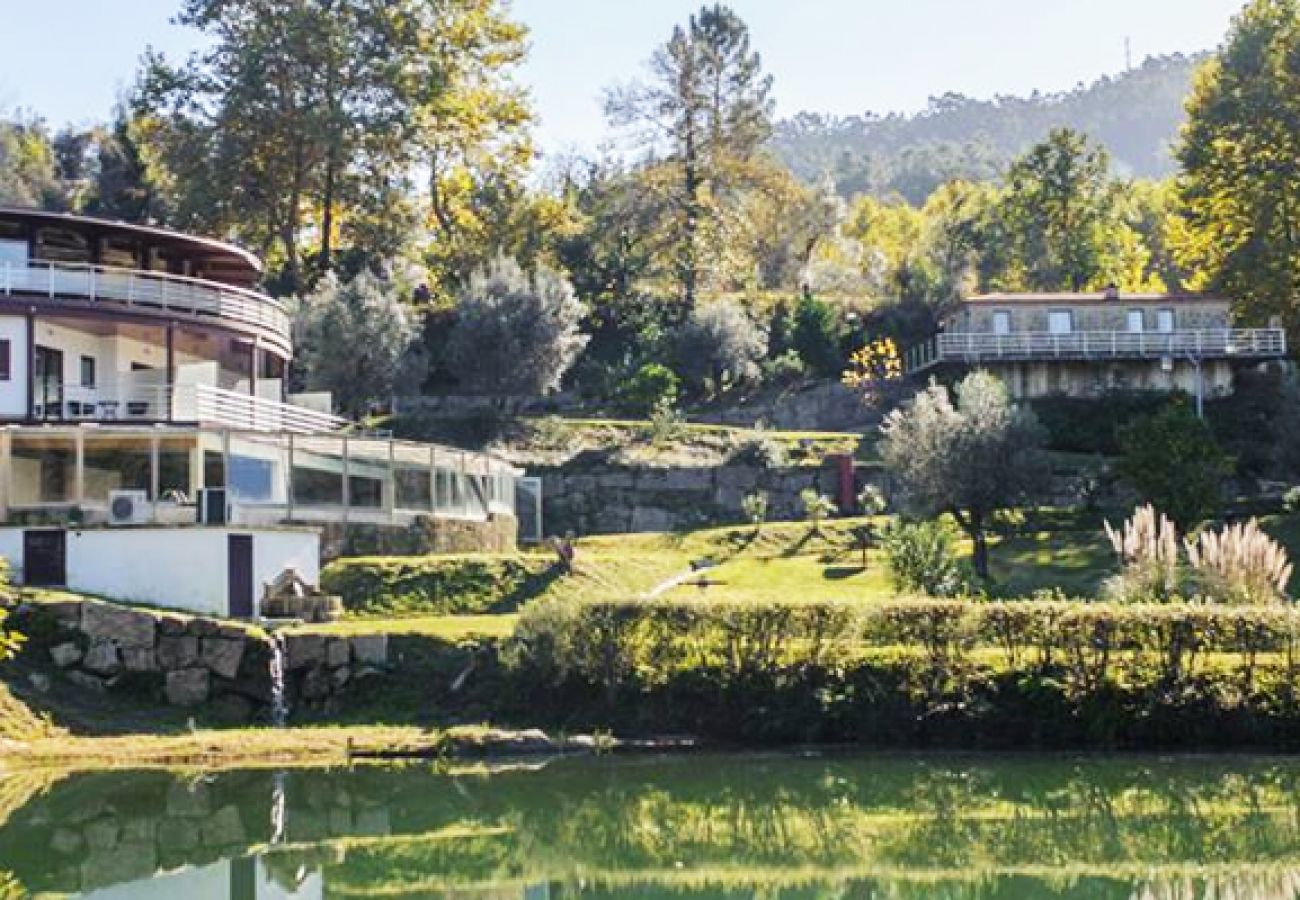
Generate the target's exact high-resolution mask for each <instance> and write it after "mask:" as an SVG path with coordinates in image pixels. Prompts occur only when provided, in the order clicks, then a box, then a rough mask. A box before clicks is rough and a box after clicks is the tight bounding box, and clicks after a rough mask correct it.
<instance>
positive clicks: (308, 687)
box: [302, 666, 332, 700]
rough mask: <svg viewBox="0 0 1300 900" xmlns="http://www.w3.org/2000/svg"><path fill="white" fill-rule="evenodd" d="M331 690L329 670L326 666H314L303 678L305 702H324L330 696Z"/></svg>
mask: <svg viewBox="0 0 1300 900" xmlns="http://www.w3.org/2000/svg"><path fill="white" fill-rule="evenodd" d="M331 689H332V682H331V679H330V674H329V669H327V668H325V667H324V666H313V667H312V668H310V669H308V670H307V674H306V675H304V676H303V679H302V698H303V699H304V700H324V699H325V698H326V697H328V696H329V695H330V691H331Z"/></svg>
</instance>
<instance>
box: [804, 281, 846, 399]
mask: <svg viewBox="0 0 1300 900" xmlns="http://www.w3.org/2000/svg"><path fill="white" fill-rule="evenodd" d="M842 332H843V328H842V324H841V322H840V317H839V316H838V315H837V313H836V309H835V307H833V306H831V304H829V303H827V302H826V301H825V300H819V299H818V298H816V297H814V296H813V295H812V293H811V292H809V293H806V294H804V295H803V296H802V297H800V298H799V303H798V304H797V305H796V306H795V308H794V335H793V346H794V349H795V351H796V352H797V353H798V354H799V358H800V359H802V360H803V361H804V363H805V364H807V366H808V368H809V369H810V370H812V372H813V373H814V374H816V375H817V376H818V377H821V378H835V377H837V376H839V374H840V372H842V371H843V369H844V354H842V353H841V352H840V337H841V334H842Z"/></svg>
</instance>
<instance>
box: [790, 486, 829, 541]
mask: <svg viewBox="0 0 1300 900" xmlns="http://www.w3.org/2000/svg"><path fill="white" fill-rule="evenodd" d="M799 501H800V502H801V503H803V511H804V515H805V516H807V517H808V524H809V525H811V526H812V529H813V531H818V530H820V529H821V527H822V521H823V520H824V519H826V518H827V517H829V516H833V515H835V501H833V500H831V498H830V497H827V496H826V495H825V494H823V493H821V492H820V491H818V490H816V489H815V488H804V489H803V490H802V491H800V492H799Z"/></svg>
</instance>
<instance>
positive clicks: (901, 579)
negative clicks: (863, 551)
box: [881, 521, 967, 597]
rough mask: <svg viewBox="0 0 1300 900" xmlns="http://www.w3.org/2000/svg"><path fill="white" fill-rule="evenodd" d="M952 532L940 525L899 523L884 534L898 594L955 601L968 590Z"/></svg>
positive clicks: (886, 551) (886, 556)
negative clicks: (951, 598)
mask: <svg viewBox="0 0 1300 900" xmlns="http://www.w3.org/2000/svg"><path fill="white" fill-rule="evenodd" d="M954 544H955V542H954V540H953V534H952V532H951V531H950V530H949V529H948V528H946V527H944V525H943V524H942V523H940V522H938V521H927V522H895V523H894V524H892V525H890V526H889V527H888V528H886V529H885V530H884V532H883V533H882V534H881V546H882V547H883V548H884V551H885V559H886V560H888V562H889V573H890V576H891V578H892V579H893V582H894V590H895V591H897V592H899V593H920V594H925V595H926V596H929V597H955V596H957V595H959V594H961V593H962V592H963V591H964V590H965V589H966V586H967V578H966V571H965V567H964V566H963V565H962V564H961V562H960V561H959V560H958V559H957V555H956V550H955V545H954Z"/></svg>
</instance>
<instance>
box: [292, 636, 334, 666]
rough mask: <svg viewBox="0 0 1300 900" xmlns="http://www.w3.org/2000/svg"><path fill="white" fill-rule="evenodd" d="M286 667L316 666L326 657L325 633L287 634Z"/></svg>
mask: <svg viewBox="0 0 1300 900" xmlns="http://www.w3.org/2000/svg"><path fill="white" fill-rule="evenodd" d="M284 656H285V667H286V668H288V669H289V670H290V671H294V670H296V669H305V668H307V667H308V666H314V665H316V664H317V663H319V662H323V661H324V659H325V636H324V635H323V634H285V635H284Z"/></svg>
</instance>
